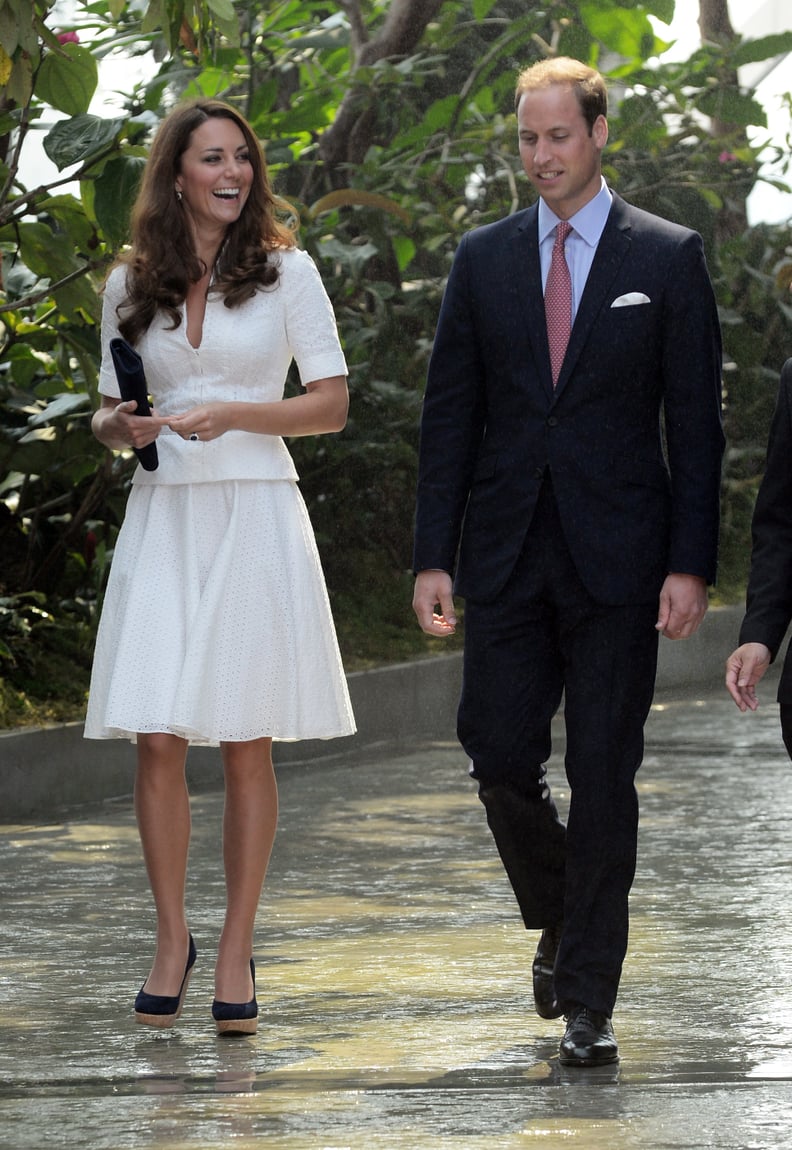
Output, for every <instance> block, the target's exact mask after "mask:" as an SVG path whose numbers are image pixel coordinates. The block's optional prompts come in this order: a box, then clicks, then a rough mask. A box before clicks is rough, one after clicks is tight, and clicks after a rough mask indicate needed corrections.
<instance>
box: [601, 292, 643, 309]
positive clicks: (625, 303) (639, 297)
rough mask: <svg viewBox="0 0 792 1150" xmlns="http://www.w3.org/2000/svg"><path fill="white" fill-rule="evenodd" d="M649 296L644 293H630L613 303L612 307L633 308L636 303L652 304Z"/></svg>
mask: <svg viewBox="0 0 792 1150" xmlns="http://www.w3.org/2000/svg"><path fill="white" fill-rule="evenodd" d="M651 302H652V301H651V300H650V299H649V296H648V295H644V293H643V292H642V291H628V292H627V295H620V296H619V297H618V298H617V299H615V300H614V301H613V303H612V304H611V307H632V306H633V304H636V303H651Z"/></svg>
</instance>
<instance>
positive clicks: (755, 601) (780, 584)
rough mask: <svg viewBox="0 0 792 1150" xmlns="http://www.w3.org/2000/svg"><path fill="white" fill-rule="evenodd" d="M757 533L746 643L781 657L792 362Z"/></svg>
mask: <svg viewBox="0 0 792 1150" xmlns="http://www.w3.org/2000/svg"><path fill="white" fill-rule="evenodd" d="M751 533H752V538H753V549H752V552H751V574H750V578H749V580H748V593H747V609H746V615H745V618H744V620H743V624H742V627H741V628H740V643H764V645H765V646H766V647H769V648H770V651H771V652H772V655H773V658H775V656H776V655H777V653H778V649H779V647H780V646H781V643H782V641H783V638H784V635H785V633H786V630H787V627H788V626H789V623H790V620H792V359H788V360H787V361H786V363H785V364H784V366H783V369H782V371H781V383H780V386H779V389H778V399H777V401H776V407H775V412H774V414H773V419H772V423H771V425H770V436H769V441H768V445H767V463H766V466H765V473H764V478H763V479H762V483H761V485H760V487H759V494H758V496H757V499H756V507H755V509H754V515H753V522H752V525H751Z"/></svg>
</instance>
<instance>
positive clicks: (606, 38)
mask: <svg viewBox="0 0 792 1150" xmlns="http://www.w3.org/2000/svg"><path fill="white" fill-rule="evenodd" d="M580 16H581V19H582V21H583V23H584V24H585V25H586V27H587V28H588V30H589V31H590V32H591V34H592V35H593V36H596V38H597V39H598V40H601V41H602V43H603V44H604V45H605V47H606V48H610V49H611V50H612V51H613V52H618V54H619V55H620V56H624V57H625V58H626V59H628V60H633V59H637V58H640V57H641V55H642V54H643V53H644V52H645V50H646V48H647V47H648V46H649V45H651V44H653V43H654V38H655V37H654V30H653V28H652V25H651V24H650V23H649V18H648V17H647V15H646V12H645V11H644V10H643V9H641V8H638V9H629V10H628V9H626V8H615V7H613V8H612V7H609V6H608V7H604V6H603V5H602V4H600V3H596V4H592V3H588V4H581V6H580Z"/></svg>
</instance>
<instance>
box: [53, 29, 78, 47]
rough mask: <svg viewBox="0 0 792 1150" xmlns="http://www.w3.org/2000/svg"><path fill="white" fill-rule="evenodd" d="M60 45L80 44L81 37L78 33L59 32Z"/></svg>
mask: <svg viewBox="0 0 792 1150" xmlns="http://www.w3.org/2000/svg"><path fill="white" fill-rule="evenodd" d="M56 35H57V37H58V43H59V44H79V43H80V37H79V36H78V35H77V33H76V32H58V33H56Z"/></svg>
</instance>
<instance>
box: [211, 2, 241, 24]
mask: <svg viewBox="0 0 792 1150" xmlns="http://www.w3.org/2000/svg"><path fill="white" fill-rule="evenodd" d="M206 6H207V8H208V9H209V11H210V12H213V13H214V15H215V16H217V17H218V18H219V19H220V20H228V21H232V20H236V18H237V15H236V12H235V11H234V5H233V4H232V3H231V0H206Z"/></svg>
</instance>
